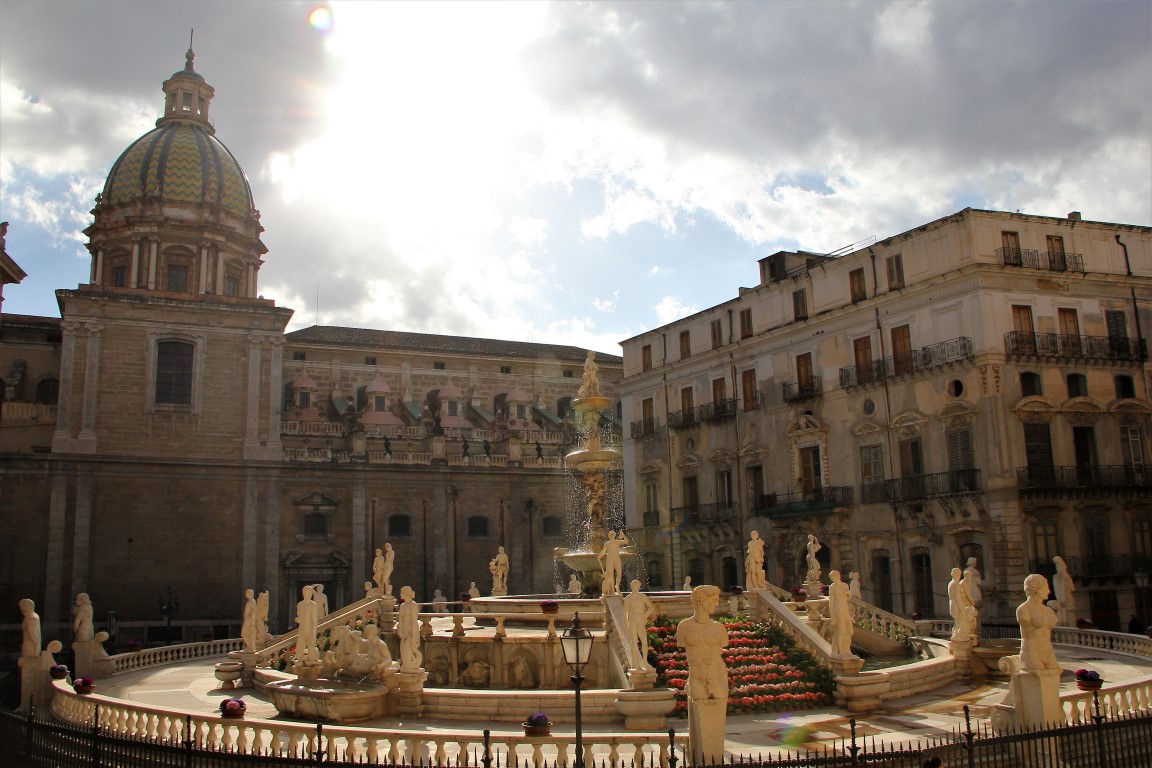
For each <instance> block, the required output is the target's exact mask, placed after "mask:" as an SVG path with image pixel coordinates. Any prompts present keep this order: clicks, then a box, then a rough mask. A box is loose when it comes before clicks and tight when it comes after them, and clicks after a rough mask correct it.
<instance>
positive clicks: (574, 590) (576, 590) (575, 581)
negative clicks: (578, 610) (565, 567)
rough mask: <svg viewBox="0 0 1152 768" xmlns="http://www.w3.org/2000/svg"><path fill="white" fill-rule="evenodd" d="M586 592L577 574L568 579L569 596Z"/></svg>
mask: <svg viewBox="0 0 1152 768" xmlns="http://www.w3.org/2000/svg"><path fill="white" fill-rule="evenodd" d="M582 592H584V585H583V584H581V583H580V577H579V576H577V575H576V574H575V573H573V574H572V577H571V578H569V579H568V594H570V595H579V594H581V593H582Z"/></svg>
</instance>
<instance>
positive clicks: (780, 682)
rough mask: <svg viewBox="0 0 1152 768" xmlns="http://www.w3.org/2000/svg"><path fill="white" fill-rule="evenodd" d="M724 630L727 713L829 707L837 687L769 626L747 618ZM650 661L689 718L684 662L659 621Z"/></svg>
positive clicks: (672, 629)
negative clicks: (725, 642)
mask: <svg viewBox="0 0 1152 768" xmlns="http://www.w3.org/2000/svg"><path fill="white" fill-rule="evenodd" d="M720 622H721V623H722V624H724V626H725V628H726V629H727V630H728V647H727V648H726V649H724V663H725V664H727V666H728V712H729V714H737V713H741V712H778V711H780V710H793V709H808V708H811V707H818V706H823V705H825V704H829V703H831V701H832V691H833V688H834V686H835V681H834V679H833V676H832V672H831V670H828V669H825V668H824V667H821V666H820V665H819V664H818V663H817V662H816V659H815V658H813V657H812V655H811V654H809V653H806V652H805V651H802V650H799V649H798V648H796V646H795V644H794V643H793V642H792V640H791V639H790V638H789V637H788V636H787V635H785V634H784V633H783V632H782V631H780V630H778V629H773V628H772V627H770V626H768V625H767V624H763V623H758V622H754V621H750V620H748V619H747V618H745V617H742V616H736V617H723V618H721V619H720ZM648 644H649V647H650V649H651V650H650V653H649V661H650V662H652V665H653V666H654V667H655V668H656V671H657V674H658V675H659V679H660V681H661V682H663V684H664V685H667V686H668V687H669V688H672V689H674V690H675V691H676V709H675V713H676V714H679V715H681V716H683V715H685V714H687V711H688V700H687V697H686V696H685V695H684V684H685V683H687V682H688V661H687V659H686V658H685V656H684V650H683V649H682V648H677V647H676V625H675V624H674V623H672V621H671V620H670V619H669V618H668V617H667V616H664V615H661V616H657V617H656V618H655V619H654V620H653V622H652V626H651V627H649V629H648Z"/></svg>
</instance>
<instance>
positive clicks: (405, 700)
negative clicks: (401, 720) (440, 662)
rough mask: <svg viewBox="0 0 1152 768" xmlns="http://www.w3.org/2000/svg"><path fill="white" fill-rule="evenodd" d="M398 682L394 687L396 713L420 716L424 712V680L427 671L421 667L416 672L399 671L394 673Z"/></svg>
mask: <svg viewBox="0 0 1152 768" xmlns="http://www.w3.org/2000/svg"><path fill="white" fill-rule="evenodd" d="M396 677H398V678H399V679H400V684H399V685H398V686H397V688H396V693H397V695H396V714H397V715H401V716H403V715H410V716H412V717H420V716H421V715H423V714H424V681H425V680H427V679H428V673H427V672H425V671H424V670H423V669H420V670H418V671H416V672H405V671H403V670H401V671H400V673H399V674H398V675H396Z"/></svg>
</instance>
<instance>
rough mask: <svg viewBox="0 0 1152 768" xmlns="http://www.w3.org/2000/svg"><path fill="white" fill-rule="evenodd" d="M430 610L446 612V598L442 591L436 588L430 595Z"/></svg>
mask: <svg viewBox="0 0 1152 768" xmlns="http://www.w3.org/2000/svg"><path fill="white" fill-rule="evenodd" d="M432 612H433V613H447V612H448V600H447V598H445V597H444V593H443V592H441V591H440V590H436V592H435V594H433V595H432Z"/></svg>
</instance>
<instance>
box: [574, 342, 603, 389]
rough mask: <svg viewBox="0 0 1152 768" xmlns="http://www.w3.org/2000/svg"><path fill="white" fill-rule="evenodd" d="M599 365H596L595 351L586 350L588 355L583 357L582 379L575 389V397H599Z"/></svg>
mask: <svg viewBox="0 0 1152 768" xmlns="http://www.w3.org/2000/svg"><path fill="white" fill-rule="evenodd" d="M599 371H600V366H598V365H596V353H595V352H593V351H592V350H588V357H586V358H585V359H584V381H583V383H581V384H580V389H579V390H577V392H576V396H577V397H600V378H599V376H598V372H599Z"/></svg>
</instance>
